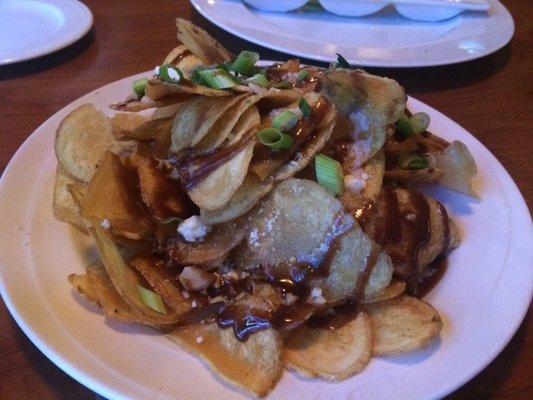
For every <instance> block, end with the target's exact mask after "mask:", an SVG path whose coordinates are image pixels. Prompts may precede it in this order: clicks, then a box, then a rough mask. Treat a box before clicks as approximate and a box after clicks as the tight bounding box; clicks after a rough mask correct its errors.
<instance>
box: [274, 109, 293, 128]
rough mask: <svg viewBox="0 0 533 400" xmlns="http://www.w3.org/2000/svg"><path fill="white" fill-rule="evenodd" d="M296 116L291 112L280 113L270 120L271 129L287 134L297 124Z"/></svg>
mask: <svg viewBox="0 0 533 400" xmlns="http://www.w3.org/2000/svg"><path fill="white" fill-rule="evenodd" d="M298 120H299V118H298V116H297V115H296V114H295V113H293V112H292V111H287V110H285V111H282V112H281V113H280V114H278V115H276V117H275V118H274V119H273V120H272V127H273V128H276V129H278V130H280V131H281V132H288V131H290V130H291V129H292V128H294V127H295V126H296V124H297V123H298Z"/></svg>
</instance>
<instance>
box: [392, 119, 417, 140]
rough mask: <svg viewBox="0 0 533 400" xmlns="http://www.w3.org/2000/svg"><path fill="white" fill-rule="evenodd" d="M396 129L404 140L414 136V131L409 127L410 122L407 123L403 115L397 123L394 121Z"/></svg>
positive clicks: (407, 120)
mask: <svg viewBox="0 0 533 400" xmlns="http://www.w3.org/2000/svg"><path fill="white" fill-rule="evenodd" d="M396 129H398V131H400V133H401V134H402V136H403V137H404V138H405V139H407V138H408V137H411V136H413V135H416V131H415V130H414V128H413V126H412V125H411V121H409V118H407V115H405V114H402V115H400V118H398V121H396Z"/></svg>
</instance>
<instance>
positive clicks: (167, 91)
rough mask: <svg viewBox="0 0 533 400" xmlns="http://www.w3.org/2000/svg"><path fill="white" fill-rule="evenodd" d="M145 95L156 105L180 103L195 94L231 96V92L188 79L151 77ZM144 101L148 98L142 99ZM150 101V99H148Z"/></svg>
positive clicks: (145, 88)
mask: <svg viewBox="0 0 533 400" xmlns="http://www.w3.org/2000/svg"><path fill="white" fill-rule="evenodd" d="M144 92H145V96H146V98H147V99H150V100H151V101H153V102H155V104H156V106H157V105H158V104H159V105H164V104H161V103H166V105H170V104H174V103H179V102H181V101H185V100H187V99H189V98H191V97H193V96H194V95H200V96H206V97H229V96H231V94H232V93H231V92H229V91H227V90H220V89H213V88H211V87H209V86H203V85H196V84H195V83H193V82H191V81H187V80H181V81H180V82H177V83H170V82H165V81H162V80H161V79H160V78H158V77H155V78H151V79H150V80H149V81H148V83H147V84H146V86H145V87H144ZM142 100H143V101H144V102H146V101H147V100H146V99H145V98H143V99H142ZM148 103H149V100H148Z"/></svg>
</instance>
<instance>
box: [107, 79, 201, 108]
mask: <svg viewBox="0 0 533 400" xmlns="http://www.w3.org/2000/svg"><path fill="white" fill-rule="evenodd" d="M149 83H150V82H148V84H149ZM192 95H193V94H192V93H189V94H187V93H182V92H179V91H176V93H175V94H171V95H168V96H165V97H161V98H158V99H157V101H155V100H152V99H150V98H149V97H147V96H144V97H143V98H141V99H137V98H128V99H126V100H124V101H121V102H119V103H115V104H111V105H110V106H109V108H110V109H112V110H116V111H126V112H138V111H143V110H148V109H150V108H156V107H166V106H170V105H173V104H177V103H180V102H182V101H184V100H186V99H187V98H189V97H191V96H192Z"/></svg>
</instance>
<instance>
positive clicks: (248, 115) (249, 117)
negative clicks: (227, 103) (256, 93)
mask: <svg viewBox="0 0 533 400" xmlns="http://www.w3.org/2000/svg"><path fill="white" fill-rule="evenodd" d="M260 122H261V120H260V117H259V111H258V110H257V107H255V106H253V105H252V106H250V107H249V108H248V109H247V110H246V111H244V112H243V113H242V114H241V115H240V116H239V120H238V121H237V122H236V123H235V126H234V127H233V129H232V130H231V132H230V133H229V135H228V137H227V139H226V142H225V143H224V147H229V146H231V145H233V144H235V143H237V142H238V141H239V140H241V138H242V137H243V136H244V135H245V134H246V133H247V132H249V131H250V130H251V129H254V128H257V127H258V126H259V123H260Z"/></svg>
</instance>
